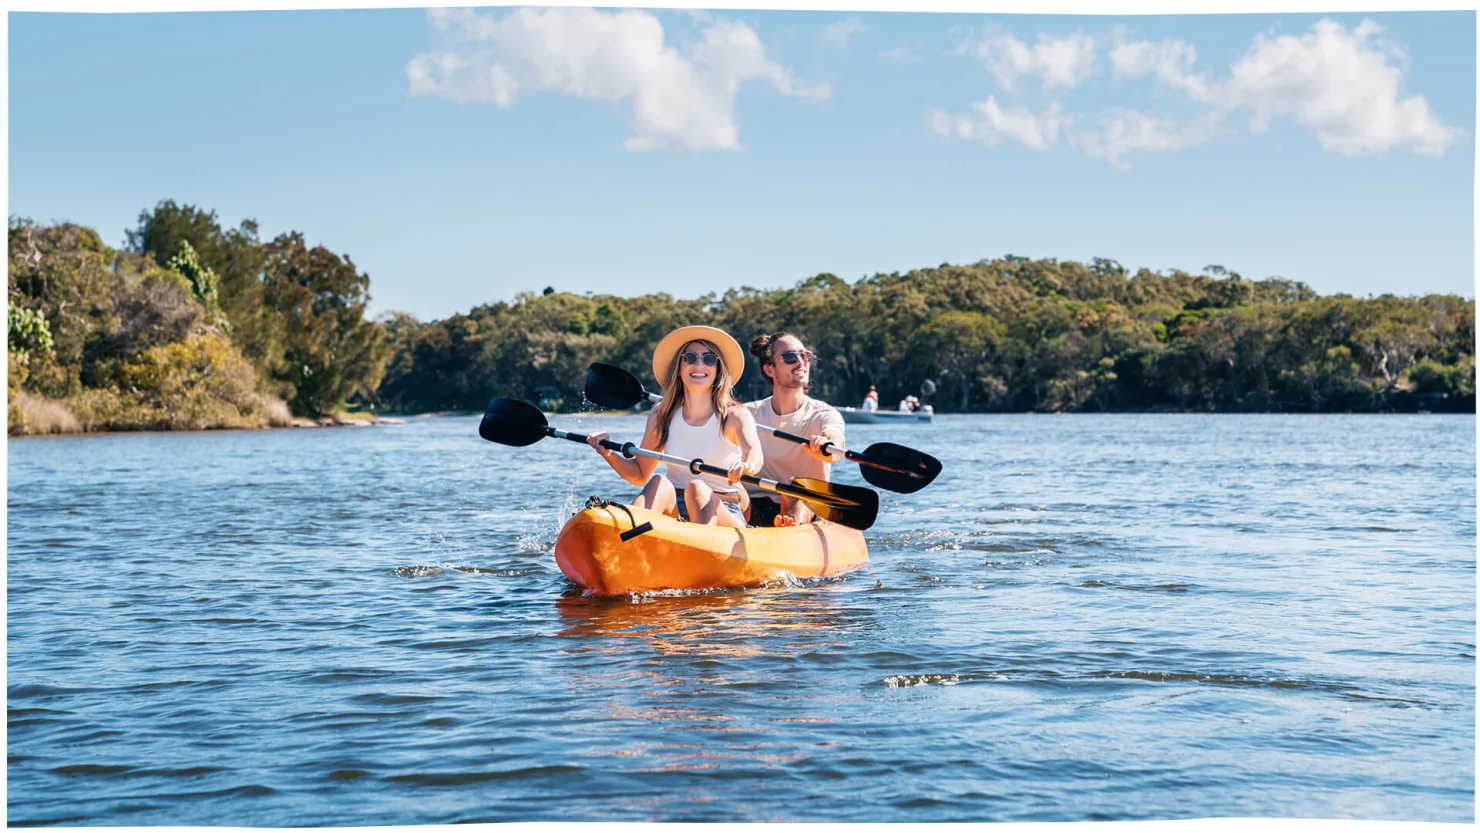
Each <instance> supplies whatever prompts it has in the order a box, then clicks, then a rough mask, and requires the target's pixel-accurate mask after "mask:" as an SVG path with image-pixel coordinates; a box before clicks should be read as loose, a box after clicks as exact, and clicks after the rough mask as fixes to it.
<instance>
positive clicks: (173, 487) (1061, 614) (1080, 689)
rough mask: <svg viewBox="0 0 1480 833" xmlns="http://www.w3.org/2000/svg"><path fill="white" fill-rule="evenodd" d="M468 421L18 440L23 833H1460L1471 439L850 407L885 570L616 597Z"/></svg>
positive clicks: (16, 610) (578, 423) (1314, 426)
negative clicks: (1013, 827)
mask: <svg viewBox="0 0 1480 833" xmlns="http://www.w3.org/2000/svg"><path fill="white" fill-rule="evenodd" d="M552 421H553V422H554V423H555V424H556V425H559V426H561V427H566V428H570V429H573V430H598V429H602V430H609V431H611V432H612V433H613V435H614V436H616V437H618V438H623V439H626V438H630V439H636V438H637V435H638V430H639V428H640V418H637V417H583V418H576V417H564V418H555V419H553V420H552ZM476 427H477V419H476V418H466V417H460V418H433V419H419V420H413V421H411V422H409V423H408V424H405V425H386V426H377V427H373V428H360V429H326V430H286V431H274V432H244V433H235V432H233V433H204V434H177V435H169V434H136V435H114V436H92V437H70V438H38V439H26V440H13V441H10V442H9V443H8V452H9V463H8V472H9V491H8V502H9V503H8V505H9V529H8V538H7V543H8V545H9V550H8V563H9V568H8V572H7V599H8V603H9V607H8V613H7V624H8V626H9V631H8V642H7V648H8V652H9V653H8V674H9V678H8V686H9V687H8V729H9V732H8V751H9V761H8V767H7V774H8V776H9V778H8V787H9V794H8V819H9V823H10V824H11V825H13V826H21V825H46V824H51V825H109V826H138V825H240V826H274V827H276V826H300V825H307V826H333V825H410V824H439V823H449V822H493V821H517V820H581V821H598V820H612V821H913V820H919V821H1059V820H1089V819H1176V818H1197V817H1210V816H1278V817H1324V818H1367V819H1417V820H1427V821H1454V822H1468V821H1472V820H1473V819H1474V809H1475V805H1474V800H1475V798H1474V796H1475V793H1474V788H1475V771H1474V765H1475V576H1476V572H1475V566H1476V565H1475V553H1476V530H1475V519H1476V508H1475V482H1476V479H1475V420H1474V418H1473V417H1472V416H1422V415H1420V416H1355V415H1352V416H1341V415H1337V416H1271V415H1249V416H1211V415H1209V416H1196V415H1113V416H1097V415H1084V416H1044V415H1008V416H955V417H953V416H943V417H938V418H937V420H936V421H935V423H933V424H931V425H926V426H911V427H903V426H850V431H849V436H850V446H851V447H853V448H855V449H862V448H863V447H865V446H866V445H868V444H869V443H870V442H875V441H879V440H885V439H888V440H892V441H895V442H901V443H904V444H907V445H911V446H915V447H918V448H921V449H923V450H925V451H929V452H931V453H933V454H935V455H936V456H938V457H940V458H941V459H942V460H943V461H944V462H945V465H946V468H945V471H944V473H943V474H942V475H941V476H940V478H939V480H938V481H937V482H936V483H935V484H934V485H932V486H931V487H930V488H928V489H926V490H925V491H923V492H921V493H919V494H916V495H913V496H900V495H893V494H889V493H883V503H882V509H881V512H880V516H879V521H878V523H877V525H876V526H875V527H874V528H873V529H871V530H870V531H869V532H868V533H866V534H867V537H868V541H869V546H870V551H871V561H870V564H869V566H868V567H867V568H866V569H865V570H863V571H861V572H858V573H854V574H852V575H850V576H847V577H846V578H842V579H836V580H831V581H825V582H821V583H814V584H810V585H808V586H800V587H788V586H778V587H773V588H764V589H759V590H752V591H744V592H724V593H713V594H707V595H696V596H655V597H647V598H637V599H618V600H598V599H591V598H582V597H581V596H579V595H578V594H575V593H573V592H572V587H571V586H570V585H569V584H567V582H566V581H565V579H564V578H563V577H562V576H561V575H560V573H559V571H558V570H557V569H556V567H555V564H554V559H553V557H552V556H551V554H550V553H551V549H552V545H553V542H554V539H555V535H556V532H557V530H558V528H559V524H560V522H561V520H562V518H563V517H564V516H566V515H568V514H569V513H570V512H571V511H572V509H573V508H574V507H575V506H577V505H578V504H579V503H581V502H583V501H584V500H585V498H586V497H587V496H588V495H593V494H599V495H602V496H604V497H622V498H624V499H625V498H627V497H629V496H630V495H631V494H632V492H633V489H632V488H631V487H629V486H627V485H626V484H625V483H623V482H622V481H620V480H619V479H618V478H617V477H616V476H615V475H614V474H612V473H611V472H610V470H609V469H608V468H607V467H606V465H605V464H604V463H602V462H601V461H600V460H599V459H597V457H596V455H595V454H594V453H593V452H591V451H590V450H589V449H586V448H584V447H581V446H577V445H575V444H573V443H567V442H560V441H557V440H545V441H543V442H541V443H539V444H537V445H534V446H531V447H528V448H523V449H515V448H508V447H504V446H498V445H494V444H491V443H487V442H484V441H482V440H480V439H479V438H478V436H477V432H476ZM835 477H836V479H838V480H841V481H844V482H848V483H855V484H861V483H862V480H861V478H860V477H859V475H858V470H857V468H856V467H853V466H851V465H840V466H838V467H836V469H835Z"/></svg>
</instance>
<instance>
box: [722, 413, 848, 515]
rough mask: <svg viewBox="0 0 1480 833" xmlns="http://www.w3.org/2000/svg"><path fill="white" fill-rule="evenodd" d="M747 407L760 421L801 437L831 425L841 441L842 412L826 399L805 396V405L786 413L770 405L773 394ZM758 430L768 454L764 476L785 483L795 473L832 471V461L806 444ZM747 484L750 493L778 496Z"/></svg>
mask: <svg viewBox="0 0 1480 833" xmlns="http://www.w3.org/2000/svg"><path fill="white" fill-rule="evenodd" d="M745 407H746V408H749V409H750V413H751V414H752V415H753V416H754V417H755V422H756V424H757V425H769V426H771V427H772V428H778V429H780V430H782V431H785V432H786V433H788V434H796V435H797V436H799V437H811V436H813V435H814V434H821V433H822V432H824V431H828V429H832V430H831V431H829V433H831V434H832V435H833V436H835V437H837V438H838V441H839V445H842V440H843V437H844V435H843V415H842V414H840V413H838V409H837V408H834V407H833V406H831V405H829V404H827V403H826V402H819V401H818V400H816V399H813V398H812V397H810V396H803V397H802V406H801V407H800V408H797V409H796V410H795V411H792V412H791V413H789V414H787V415H786V416H781V415H779V414H777V413H776V411H775V410H774V409H772V408H771V397H769V396H768V397H766V398H765V399H762V400H760V401H757V402H746V403H745ZM756 433H757V434H759V435H760V441H761V454H762V455H764V457H765V462H764V463H763V464H762V465H761V473H760V476H761V477H764V478H766V479H768V480H779V481H781V482H782V483H785V482H787V481H788V480H791V479H792V478H793V477H813V478H817V479H819V480H827V479H828V476H829V475H830V474H831V473H832V465H831V464H830V463H824V462H822V461H821V460H819V459H817V458H816V457H813V456H812V455H811V454H808V453H807V447H806V446H804V445H801V444H799V443H794V442H789V441H787V440H782V439H778V438H776V437H774V436H772V435H771V433H770V432H769V431H757V432H756ZM746 488H747V489H748V490H749V491H750V495H751V497H757V496H760V497H765V498H767V499H769V500H775V499H776V495H775V494H774V493H773V492H768V491H766V490H765V489H761V488H758V487H756V486H750V485H747V486H746Z"/></svg>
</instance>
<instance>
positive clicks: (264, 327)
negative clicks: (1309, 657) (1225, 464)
mask: <svg viewBox="0 0 1480 833" xmlns="http://www.w3.org/2000/svg"><path fill="white" fill-rule="evenodd" d="M8 232H9V233H8V242H9V248H8V252H9V261H8V263H9V267H8V276H9V280H8V319H9V325H10V326H9V343H8V385H7V391H8V400H9V408H8V413H7V417H8V429H9V433H11V434H28V433H29V434H35V433H52V432H73V431H103V430H141V429H149V430H159V429H202V428H258V427H271V426H278V425H288V424H291V423H292V422H293V421H294V419H295V417H296V418H312V419H324V418H328V417H331V416H332V415H334V414H343V413H344V412H345V411H346V409H357V410H368V411H371V412H380V413H386V412H412V413H420V412H435V411H479V410H481V409H482V408H483V406H484V404H485V403H486V402H487V401H488V400H489V399H490V398H491V397H493V396H515V397H519V398H523V399H528V400H530V401H535V402H540V403H541V405H542V406H543V407H546V408H548V409H550V410H556V411H578V410H583V409H585V408H586V407H587V404H586V403H585V402H584V398H583V396H582V393H581V391H582V386H583V384H584V380H585V371H586V368H587V366H588V365H589V364H590V363H591V362H594V361H604V362H608V363H611V364H616V365H619V366H622V367H626V368H628V369H629V370H632V371H633V372H635V373H638V374H639V375H640V376H643V377H646V375H647V372H648V369H649V368H650V365H651V357H652V350H653V346H654V345H655V344H656V343H657V341H658V340H659V339H661V338H662V336H663V335H664V334H665V333H667V332H669V331H670V330H671V329H673V328H674V327H677V326H681V325H684V324H710V325H713V326H716V327H719V328H720V329H723V330H725V331H726V332H729V333H731V334H732V335H734V336H735V337H736V338H737V339H738V340H740V341H741V342H742V344H744V343H748V341H749V339H750V337H751V336H753V335H755V334H758V333H762V332H775V331H779V330H790V331H793V332H795V333H797V334H798V335H800V336H801V337H802V338H803V339H804V340H805V341H806V342H807V343H808V345H809V346H810V347H811V348H812V349H813V350H815V351H816V352H817V354H818V357H819V358H818V362H817V365H816V368H815V370H814V374H813V376H814V389H813V391H812V395H813V396H814V397H817V398H820V399H823V400H825V401H828V402H831V403H833V404H836V405H856V404H858V402H859V401H860V400H861V399H862V397H863V394H864V392H866V391H867V390H868V388H869V386H870V385H873V386H877V387H878V389H879V392H880V395H881V397H882V401H883V402H884V403H886V404H885V407H890V405H889V404H888V403H892V402H897V401H898V400H899V399H901V398H903V397H904V396H905V395H906V394H916V395H921V394H922V393H923V394H925V395H924V396H923V397H922V398H924V399H925V400H926V401H927V402H930V403H931V404H933V405H934V407H935V410H936V411H937V412H938V413H951V412H1012V411H1040V412H1084V411H1091V412H1093V411H1196V412H1258V411H1266V412H1332V411H1342V412H1344V411H1356V412H1390V411H1415V410H1427V411H1457V412H1469V413H1473V412H1474V410H1475V385H1474V380H1475V360H1474V354H1475V302H1474V301H1473V300H1470V299H1466V298H1463V297H1460V296H1457V295H1426V296H1422V297H1413V296H1407V297H1400V296H1395V295H1383V296H1381V297H1377V298H1357V297H1352V296H1349V295H1342V294H1338V295H1328V296H1320V295H1318V294H1317V293H1315V292H1314V291H1312V290H1311V289H1310V288H1309V287H1308V286H1306V285H1305V284H1303V283H1300V282H1298V281H1292V280H1287V279H1284V278H1280V277H1273V278H1267V279H1263V280H1248V279H1245V278H1244V277H1243V276H1242V275H1240V274H1238V273H1237V272H1234V271H1231V270H1228V269H1225V268H1223V267H1222V266H1217V265H1210V266H1206V267H1204V268H1203V270H1202V271H1201V273H1199V274H1192V273H1188V272H1183V271H1180V270H1171V271H1168V272H1164V273H1157V272H1152V271H1150V270H1148V269H1140V270H1138V271H1136V272H1135V273H1130V272H1129V270H1127V269H1125V268H1124V267H1122V266H1121V265H1120V264H1119V263H1117V262H1115V261H1113V260H1108V259H1104V258H1094V259H1093V260H1092V261H1091V262H1090V263H1088V264H1083V263H1079V262H1075V261H1058V260H1054V259H1038V260H1032V259H1028V258H1023V257H1017V256H1013V255H1006V256H1003V257H1000V258H996V259H991V260H982V261H979V262H977V263H973V264H969V265H952V264H941V265H940V266H937V267H932V268H923V269H915V270H911V271H909V272H905V273H898V272H896V273H890V274H875V275H872V276H870V277H866V278H863V279H861V280H858V281H855V282H852V283H850V282H848V281H845V280H843V279H842V278H839V277H837V276H835V275H831V274H821V275H816V276H813V277H810V278H807V279H805V280H803V281H801V282H799V283H797V284H796V285H795V286H794V287H792V288H790V289H769V290H762V289H754V288H751V287H742V288H739V289H731V290H729V291H727V292H725V293H724V294H723V295H717V294H709V295H705V296H702V297H699V298H691V299H677V298H673V297H671V296H669V295H667V294H652V295H642V296H636V297H630V298H627V297H621V296H616V295H593V294H585V295H575V294H571V293H566V292H558V291H556V290H555V289H554V288H547V289H546V290H545V291H544V292H543V293H538V294H537V293H520V294H519V295H517V296H515V297H514V299H513V300H511V301H497V302H494V303H489V304H484V305H481V306H477V307H474V308H473V309H472V310H471V311H469V312H468V313H467V314H458V315H453V316H450V317H448V318H445V319H441V320H436V321H430V322H422V321H419V320H417V319H416V318H414V317H412V316H411V315H408V314H406V313H388V314H385V315H382V316H379V317H378V318H376V319H374V320H372V319H370V318H367V317H366V310H367V307H368V304H369V300H370V278H369V276H368V275H366V274H364V273H362V272H360V271H359V269H358V268H357V267H356V266H355V265H354V263H353V261H352V260H351V259H350V257H349V256H348V255H344V254H337V253H335V252H333V251H331V250H329V249H327V248H325V247H323V246H310V245H309V244H308V243H307V239H306V237H305V235H304V234H303V233H301V232H297V231H292V232H287V233H284V234H280V235H278V236H277V237H275V238H273V239H271V240H267V241H264V240H262V239H261V238H260V236H259V232H258V228H257V224H256V223H255V222H253V221H251V220H244V221H242V222H241V223H240V224H239V225H238V226H237V227H235V228H227V227H223V226H222V225H221V223H220V221H219V220H218V218H217V216H216V214H215V212H212V211H206V210H203V209H201V208H198V207H196V206H191V205H179V204H176V203H175V202H173V201H171V200H165V201H162V202H160V203H159V204H158V205H156V206H155V207H154V208H153V209H149V210H145V211H142V212H141V213H140V215H139V218H138V223H137V225H136V226H135V227H134V228H133V229H130V230H128V231H127V232H126V240H125V243H124V245H123V247H122V248H118V249H115V248H113V247H110V246H108V245H106V244H105V243H103V241H102V238H101V237H100V236H99V235H98V233H97V232H96V231H94V230H92V229H89V228H85V227H82V226H77V225H72V224H59V225H52V226H42V225H38V224H36V223H35V222H33V221H31V220H28V219H24V218H17V217H12V218H10V221H9V228H8ZM751 361H752V366H751V367H749V368H747V371H746V373H745V376H744V378H743V379H742V381H741V383H740V385H739V387H738V389H737V394H738V395H739V396H740V398H742V399H756V398H761V397H764V396H766V395H768V394H769V391H767V390H765V389H764V387H763V385H762V383H761V379H760V374H759V373H758V372H757V369H756V368H755V367H754V365H753V360H751ZM646 381H648V382H650V383H651V380H646Z"/></svg>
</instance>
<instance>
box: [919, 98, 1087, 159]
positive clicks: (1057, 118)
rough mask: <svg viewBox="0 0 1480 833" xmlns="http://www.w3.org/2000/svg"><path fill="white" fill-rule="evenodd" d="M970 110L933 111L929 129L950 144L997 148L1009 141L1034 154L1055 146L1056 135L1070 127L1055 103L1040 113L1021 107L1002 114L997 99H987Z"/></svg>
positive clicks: (1006, 110) (973, 105) (1010, 108)
mask: <svg viewBox="0 0 1480 833" xmlns="http://www.w3.org/2000/svg"><path fill="white" fill-rule="evenodd" d="M971 107H972V109H973V110H975V111H976V112H975V113H974V114H966V113H947V112H945V111H944V110H932V111H931V112H930V129H931V130H932V131H933V132H934V133H935V134H936V135H937V136H940V137H941V138H944V139H948V140H952V141H972V140H975V141H978V142H981V143H982V144H984V145H986V146H988V147H996V146H997V145H998V144H999V143H1000V142H1002V141H1003V140H1004V139H1012V140H1014V141H1017V142H1019V143H1021V144H1023V145H1025V146H1027V147H1029V148H1032V149H1033V150H1038V151H1046V150H1049V149H1050V148H1052V147H1053V146H1054V144H1055V143H1056V142H1057V141H1058V137H1059V131H1060V130H1061V129H1062V128H1064V127H1066V126H1067V125H1068V123H1069V119H1067V118H1066V117H1065V116H1064V115H1063V114H1062V112H1061V111H1060V109H1059V105H1058V104H1056V103H1055V104H1052V105H1050V106H1049V108H1048V109H1047V110H1045V111H1043V112H1041V113H1034V112H1033V111H1032V110H1029V109H1028V108H1027V107H1022V106H1017V107H1009V108H1007V109H1005V110H1004V109H1003V108H1002V107H1001V105H999V104H998V103H997V98H996V96H988V97H987V100H986V101H978V102H976V103H974V104H972V105H971Z"/></svg>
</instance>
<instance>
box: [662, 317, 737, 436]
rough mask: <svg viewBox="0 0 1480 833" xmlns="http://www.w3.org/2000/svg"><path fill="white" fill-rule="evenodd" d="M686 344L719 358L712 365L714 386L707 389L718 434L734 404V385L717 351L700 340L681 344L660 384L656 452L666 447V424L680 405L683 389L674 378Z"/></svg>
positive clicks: (679, 369) (681, 361) (677, 374)
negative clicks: (701, 347) (697, 346)
mask: <svg viewBox="0 0 1480 833" xmlns="http://www.w3.org/2000/svg"><path fill="white" fill-rule="evenodd" d="M690 344H702V345H704V346H705V347H707V348H709V352H711V353H713V354H714V355H715V356H716V357H718V358H719V361H717V362H715V365H714V369H715V374H714V384H713V385H711V386H710V388H709V399H710V401H711V402H713V403H714V411H715V413H717V414H719V430H720V431H721V432H723V431H724V430H725V425H726V424H727V420H729V418H730V408H732V407H734V405H735V404H737V403H736V402H735V397H734V390H735V383H734V382H731V381H730V371H729V368H726V367H725V357H724V354H723V353H721V352H720V351H719V348H718V347H716V346H714V345H713V344H711V343H709V342H707V341H705V340H703V339H700V338H696V339H693V340H692V341H686V342H684V343H683V344H682V345H680V346H679V348H678V353H677V354H676V355H674V357H673V361H672V362H671V363H670V364H669V365H668V378H666V379H664V380H663V401H662V402H661V403H659V405H658V446H659V447H660V448H666V447H667V446H668V423H669V421H671V420H672V419H673V413H674V411H677V410H678V408H679V407H680V406H682V405H683V392H684V387H683V383H682V382H680V381H679V380H678V377H679V374H680V373H682V372H683V354H684V353H685V352H686V351H687V350H688V347H689V345H690Z"/></svg>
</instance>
